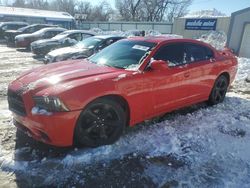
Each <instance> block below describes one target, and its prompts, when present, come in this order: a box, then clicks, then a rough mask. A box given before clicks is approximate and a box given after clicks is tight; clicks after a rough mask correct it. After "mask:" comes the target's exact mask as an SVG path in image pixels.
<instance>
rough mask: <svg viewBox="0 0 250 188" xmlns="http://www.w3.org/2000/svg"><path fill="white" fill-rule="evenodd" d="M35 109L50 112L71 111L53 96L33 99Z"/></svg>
mask: <svg viewBox="0 0 250 188" xmlns="http://www.w3.org/2000/svg"><path fill="white" fill-rule="evenodd" d="M33 100H34V102H35V107H37V108H38V109H40V110H46V111H48V112H67V111H69V109H68V108H67V107H66V106H65V104H64V103H63V102H62V101H61V100H60V99H59V98H58V97H52V96H35V97H33Z"/></svg>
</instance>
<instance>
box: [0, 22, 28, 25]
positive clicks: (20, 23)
mask: <svg viewBox="0 0 250 188" xmlns="http://www.w3.org/2000/svg"><path fill="white" fill-rule="evenodd" d="M0 25H29V24H28V23H26V22H1V23H0Z"/></svg>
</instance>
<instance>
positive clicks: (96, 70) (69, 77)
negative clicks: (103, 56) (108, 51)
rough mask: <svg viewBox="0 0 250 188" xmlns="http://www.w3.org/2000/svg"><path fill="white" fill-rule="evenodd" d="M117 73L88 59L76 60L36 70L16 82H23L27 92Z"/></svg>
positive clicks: (113, 69)
mask: <svg viewBox="0 0 250 188" xmlns="http://www.w3.org/2000/svg"><path fill="white" fill-rule="evenodd" d="M117 71H118V70H117V69H115V68H112V67H107V66H99V65H96V64H94V63H90V62H88V60H86V59H85V60H74V61H65V62H62V63H55V64H50V65H44V66H41V67H38V68H35V69H33V70H30V71H28V72H26V73H24V74H23V75H21V76H20V77H19V78H18V79H17V80H16V81H17V82H21V83H22V85H23V86H24V88H25V90H26V91H28V90H40V89H43V88H46V87H49V86H51V85H55V84H59V83H66V82H68V81H73V80H76V79H83V78H90V77H96V76H100V75H103V74H110V73H113V72H117Z"/></svg>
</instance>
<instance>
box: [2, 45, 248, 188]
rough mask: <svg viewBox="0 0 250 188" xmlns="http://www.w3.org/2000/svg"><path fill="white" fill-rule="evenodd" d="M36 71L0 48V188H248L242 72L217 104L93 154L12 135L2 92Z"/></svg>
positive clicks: (147, 125)
mask: <svg viewBox="0 0 250 188" xmlns="http://www.w3.org/2000/svg"><path fill="white" fill-rule="evenodd" d="M247 61H248V62H249V60H247V59H243V60H242V59H241V60H240V62H244V63H246V62H247ZM41 65H42V66H44V65H43V64H42V62H41V61H39V60H36V59H34V58H33V57H32V54H31V53H29V52H27V51H25V50H19V51H17V50H16V49H14V48H8V47H6V46H5V45H0V67H1V68H0V75H1V78H0V142H1V144H0V187H250V150H249V140H250V134H249V133H250V85H249V83H248V82H246V81H245V77H246V75H245V72H244V71H242V70H244V69H245V67H244V66H247V67H249V65H247V64H246V65H245V64H244V66H243V64H242V67H241V70H240V71H241V72H240V74H239V75H238V77H237V80H236V82H235V84H234V85H233V87H232V88H231V92H229V93H228V95H227V98H226V100H225V102H224V103H223V104H220V105H217V106H214V107H207V106H206V105H205V104H199V105H195V106H192V107H189V108H185V109H182V110H178V111H175V112H173V113H170V114H167V115H165V116H164V117H160V118H155V119H153V120H150V121H146V122H144V123H142V124H140V125H138V126H136V127H135V128H128V129H127V130H126V132H125V134H124V135H123V136H122V138H121V139H120V140H119V141H118V142H117V143H115V144H113V145H111V146H103V147H99V148H95V149H91V148H81V149H78V148H54V147H49V146H47V145H44V144H42V143H38V142H36V141H34V140H32V139H31V138H29V137H27V136H26V135H23V134H22V133H20V132H16V128H15V127H14V125H13V124H12V117H11V113H10V112H9V110H8V105H7V100H6V89H7V85H8V83H10V82H11V81H12V80H14V79H15V78H16V77H17V76H18V75H19V74H20V73H21V72H23V71H25V70H28V69H30V68H33V67H37V66H41Z"/></svg>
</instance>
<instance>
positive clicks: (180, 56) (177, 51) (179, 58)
mask: <svg viewBox="0 0 250 188" xmlns="http://www.w3.org/2000/svg"><path fill="white" fill-rule="evenodd" d="M153 58H154V59H155V60H164V61H168V62H169V63H170V66H178V65H183V64H184V63H185V62H184V45H183V44H182V43H175V44H167V45H165V46H162V47H161V48H160V49H159V50H158V51H157V52H156V54H155V55H154V57H153Z"/></svg>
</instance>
